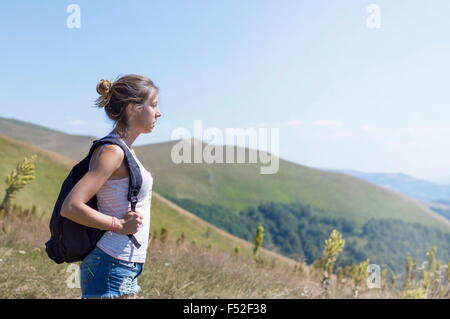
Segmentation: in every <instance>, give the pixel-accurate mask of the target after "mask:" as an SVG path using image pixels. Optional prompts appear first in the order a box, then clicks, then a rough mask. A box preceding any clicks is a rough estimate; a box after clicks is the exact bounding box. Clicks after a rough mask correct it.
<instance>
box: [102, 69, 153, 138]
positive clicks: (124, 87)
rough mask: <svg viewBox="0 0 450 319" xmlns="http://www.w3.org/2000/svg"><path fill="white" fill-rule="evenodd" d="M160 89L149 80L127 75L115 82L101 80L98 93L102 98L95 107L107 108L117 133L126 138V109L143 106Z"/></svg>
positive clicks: (106, 110) (143, 77)
mask: <svg viewBox="0 0 450 319" xmlns="http://www.w3.org/2000/svg"><path fill="white" fill-rule="evenodd" d="M158 92H159V88H158V87H157V86H156V85H155V84H154V83H153V81H152V80H150V79H149V78H147V77H145V76H142V75H136V74H127V75H124V76H122V77H120V78H119V79H117V80H116V81H114V82H111V81H109V80H104V79H102V80H100V81H99V82H98V83H97V93H98V94H100V96H99V97H98V98H97V100H96V101H95V105H96V106H98V107H100V108H101V107H103V108H105V112H106V115H107V116H108V117H109V119H111V120H113V121H114V124H115V129H116V131H117V133H118V134H119V135H120V136H121V137H122V138H126V136H127V133H128V118H127V114H126V112H125V108H126V107H127V105H128V104H129V103H132V104H134V105H142V104H144V103H145V101H147V99H148V97H149V96H150V95H152V96H156V95H157V94H158Z"/></svg>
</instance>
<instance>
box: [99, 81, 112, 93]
mask: <svg viewBox="0 0 450 319" xmlns="http://www.w3.org/2000/svg"><path fill="white" fill-rule="evenodd" d="M111 86H112V84H111V81H109V80H104V79H101V80H100V81H98V83H97V88H96V89H97V93H98V94H100V95H101V96H102V97H104V98H106V97H107V96H108V94H109V93H110V92H111Z"/></svg>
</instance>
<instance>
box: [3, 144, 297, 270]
mask: <svg viewBox="0 0 450 319" xmlns="http://www.w3.org/2000/svg"><path fill="white" fill-rule="evenodd" d="M0 150H1V152H2V156H1V157H0V172H1V174H2V175H3V176H0V178H1V180H2V181H3V180H4V178H5V177H6V175H7V174H8V173H9V172H10V171H11V170H12V169H13V168H14V167H15V166H16V164H17V162H19V161H21V160H22V159H23V158H24V157H26V156H30V155H31V154H37V155H38V157H37V160H36V161H35V166H36V179H35V180H34V181H33V182H32V183H31V184H29V185H27V186H26V187H25V188H24V189H22V190H21V191H19V192H18V193H17V195H16V196H15V198H14V200H13V203H16V204H18V205H21V206H22V207H24V208H31V206H32V205H33V204H35V205H36V207H37V211H38V213H41V212H42V211H43V210H45V211H46V215H45V216H44V218H46V219H48V220H49V218H50V213H51V211H52V210H53V205H54V203H55V201H56V198H57V196H58V193H59V190H60V187H61V184H62V182H63V180H64V178H65V177H66V176H67V174H68V173H69V171H70V168H71V167H72V166H73V165H74V164H75V162H74V161H72V160H70V159H68V158H65V157H63V156H60V155H58V154H55V153H52V152H49V151H46V150H43V149H40V148H38V147H36V146H32V145H27V144H26V143H23V142H18V141H15V140H13V139H11V138H7V137H4V136H1V135H0ZM5 187H6V185H5V183H4V182H2V183H0V194H1V196H2V199H3V196H4V191H5ZM161 227H165V228H166V229H167V230H168V232H169V236H170V237H171V238H174V239H176V238H179V237H180V236H181V234H182V233H184V235H185V236H186V238H187V240H189V241H196V242H197V244H199V245H203V246H207V245H212V246H214V247H217V248H219V249H221V250H222V251H226V252H228V253H233V252H234V249H235V247H236V246H239V247H240V251H241V254H242V255H244V256H251V254H252V244H251V243H249V242H246V241H244V240H242V239H240V238H237V237H235V236H232V235H230V234H227V233H225V232H224V231H222V230H220V229H218V228H217V227H215V226H213V225H210V224H208V223H207V222H205V221H203V220H201V219H199V218H198V217H197V216H195V215H193V214H191V213H189V212H188V211H186V210H184V209H182V208H180V207H179V206H177V205H175V204H173V203H171V202H170V201H168V200H167V199H165V198H164V197H162V196H161V195H159V194H158V193H156V192H153V196H152V215H151V227H150V230H151V232H158V231H160V229H161ZM43 244H44V239H43V241H42V242H41V245H43ZM263 254H264V255H266V256H271V257H273V258H276V259H277V260H280V261H283V262H285V263H288V264H293V263H294V261H293V260H291V259H288V258H286V257H284V256H281V255H277V254H274V253H272V252H270V251H268V250H265V249H264V250H263Z"/></svg>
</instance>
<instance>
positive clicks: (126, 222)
mask: <svg viewBox="0 0 450 319" xmlns="http://www.w3.org/2000/svg"><path fill="white" fill-rule="evenodd" d="M142 218H143V216H142V214H141V213H139V212H134V211H128V212H127V214H126V215H125V217H124V218H123V219H119V221H120V223H119V224H120V225H121V227H120V230H119V231H118V232H119V233H121V234H124V235H129V234H134V233H137V231H138V230H139V227H140V226H141V225H142Z"/></svg>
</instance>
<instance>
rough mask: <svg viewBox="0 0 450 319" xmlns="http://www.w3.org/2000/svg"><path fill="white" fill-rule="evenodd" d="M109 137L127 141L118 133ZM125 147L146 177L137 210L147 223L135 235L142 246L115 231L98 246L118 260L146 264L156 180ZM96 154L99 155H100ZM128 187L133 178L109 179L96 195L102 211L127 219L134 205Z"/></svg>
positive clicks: (99, 209) (109, 232)
mask: <svg viewBox="0 0 450 319" xmlns="http://www.w3.org/2000/svg"><path fill="white" fill-rule="evenodd" d="M108 136H115V137H118V138H119V139H120V140H121V141H122V142H124V141H123V140H122V139H121V138H120V137H119V136H118V135H117V134H115V133H113V132H110V133H109V134H108ZM124 144H125V142H124ZM106 145H108V144H103V145H101V146H100V147H99V148H102V147H104V146H106ZM125 146H126V147H127V148H128V149H129V150H130V152H131V153H132V154H133V156H134V159H135V160H136V162H137V164H138V165H139V167H140V171H141V175H142V186H141V189H140V191H139V194H138V202H137V204H136V211H138V212H140V213H141V214H142V216H143V221H142V225H141V226H140V228H139V230H138V231H137V232H136V233H135V234H133V235H134V236H135V237H136V239H137V241H138V242H139V243H140V244H141V247H139V248H136V246H134V245H133V243H132V242H131V241H130V239H129V237H128V236H127V235H124V234H120V233H116V232H113V231H106V232H105V234H104V235H103V236H102V237H101V238H100V240H99V241H98V242H97V247H99V248H100V249H101V250H103V251H104V252H105V253H107V254H108V255H110V256H112V257H114V258H117V259H122V260H125V261H128V262H138V263H145V259H146V257H147V247H148V239H149V233H150V215H151V198H152V186H153V177H152V175H151V174H150V172H149V171H147V170H146V169H145V167H144V166H143V165H142V163H141V162H140V161H139V160H138V158H137V156H136V154H135V153H134V152H133V151H132V150H131V149H130V148H129V147H128V146H127V145H126V144H125ZM96 155H98V152H97V153H96ZM91 161H92V158H91ZM89 169H91V163H89ZM128 184H129V177H125V178H120V179H108V180H107V181H106V182H105V183H104V184H103V186H102V187H101V188H100V189H99V191H98V192H97V194H96V195H97V208H98V211H100V212H101V213H103V214H106V215H110V216H115V217H117V218H124V216H125V215H126V213H127V212H128V210H130V209H131V202H129V201H128V199H127V195H128Z"/></svg>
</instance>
